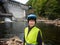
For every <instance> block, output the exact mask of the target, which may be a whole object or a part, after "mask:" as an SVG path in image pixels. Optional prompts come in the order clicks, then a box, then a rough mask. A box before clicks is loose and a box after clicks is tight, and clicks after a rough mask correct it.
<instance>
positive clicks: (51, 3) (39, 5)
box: [27, 0, 60, 18]
mask: <svg viewBox="0 0 60 45" xmlns="http://www.w3.org/2000/svg"><path fill="white" fill-rule="evenodd" d="M27 4H28V5H30V6H32V8H33V9H34V12H35V13H36V14H37V15H38V16H43V17H48V18H50V17H52V16H54V17H55V16H57V15H58V16H57V17H55V18H58V17H60V13H59V12H60V11H59V9H60V6H59V5H58V4H59V3H58V1H57V0H29V1H28V3H27ZM49 16H50V17H49ZM52 18H53V17H52Z"/></svg>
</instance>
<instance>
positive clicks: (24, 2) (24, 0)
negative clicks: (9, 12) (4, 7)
mask: <svg viewBox="0 0 60 45" xmlns="http://www.w3.org/2000/svg"><path fill="white" fill-rule="evenodd" d="M15 1H18V2H21V3H23V4H26V2H27V1H28V0H15Z"/></svg>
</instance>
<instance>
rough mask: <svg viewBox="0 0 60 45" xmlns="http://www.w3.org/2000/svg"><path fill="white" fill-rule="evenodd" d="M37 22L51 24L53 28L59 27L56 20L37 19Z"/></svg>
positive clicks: (58, 22)
mask: <svg viewBox="0 0 60 45" xmlns="http://www.w3.org/2000/svg"><path fill="white" fill-rule="evenodd" d="M37 22H44V23H46V24H53V25H55V26H59V27H60V20H59V21H57V20H42V19H41V20H40V19H37Z"/></svg>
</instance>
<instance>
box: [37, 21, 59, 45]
mask: <svg viewBox="0 0 60 45" xmlns="http://www.w3.org/2000/svg"><path fill="white" fill-rule="evenodd" d="M37 27H39V28H40V29H41V31H42V33H43V38H44V41H45V42H46V43H48V42H49V43H51V44H52V45H60V27H58V26H55V25H52V24H45V23H43V22H38V23H37Z"/></svg>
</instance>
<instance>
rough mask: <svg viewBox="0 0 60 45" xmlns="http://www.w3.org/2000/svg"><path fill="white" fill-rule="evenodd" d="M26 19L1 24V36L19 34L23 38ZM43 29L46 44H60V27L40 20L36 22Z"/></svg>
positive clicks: (6, 36) (7, 36)
mask: <svg viewBox="0 0 60 45" xmlns="http://www.w3.org/2000/svg"><path fill="white" fill-rule="evenodd" d="M26 26H27V23H26V22H25V21H19V22H13V23H4V24H0V35H1V36H0V38H11V37H13V36H18V37H19V38H20V39H21V40H23V37H24V28H25V27H26ZM36 26H37V27H39V28H40V29H41V31H42V34H43V38H44V42H45V45H60V27H58V26H55V25H52V24H45V23H43V22H38V23H37V24H36Z"/></svg>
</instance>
